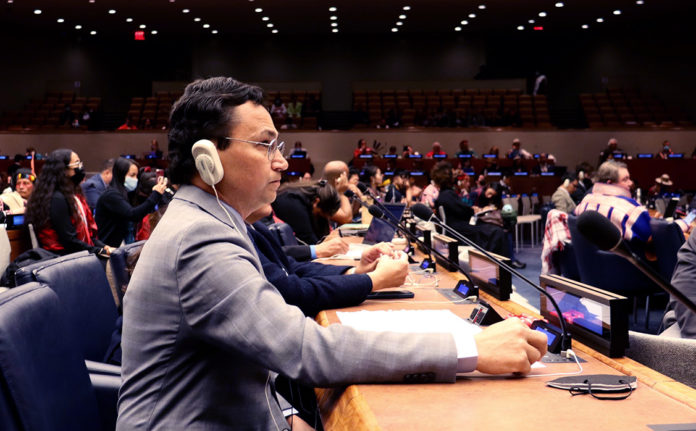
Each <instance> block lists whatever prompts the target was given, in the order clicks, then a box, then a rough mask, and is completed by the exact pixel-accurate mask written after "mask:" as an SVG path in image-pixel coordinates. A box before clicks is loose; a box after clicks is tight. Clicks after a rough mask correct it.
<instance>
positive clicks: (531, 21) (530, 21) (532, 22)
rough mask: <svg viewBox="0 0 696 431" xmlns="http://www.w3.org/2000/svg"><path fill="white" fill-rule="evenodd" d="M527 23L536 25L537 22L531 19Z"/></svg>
mask: <svg viewBox="0 0 696 431" xmlns="http://www.w3.org/2000/svg"><path fill="white" fill-rule="evenodd" d="M527 22H528V23H530V24H534V23H535V22H536V21H534V20H533V19H530V20H529V21H527Z"/></svg>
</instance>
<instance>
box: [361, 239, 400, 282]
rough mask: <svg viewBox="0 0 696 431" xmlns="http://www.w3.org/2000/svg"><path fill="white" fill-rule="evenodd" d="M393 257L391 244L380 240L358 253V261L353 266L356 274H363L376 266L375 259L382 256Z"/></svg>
mask: <svg viewBox="0 0 696 431" xmlns="http://www.w3.org/2000/svg"><path fill="white" fill-rule="evenodd" d="M385 255H386V256H390V257H394V249H393V248H392V246H391V244H389V243H386V242H380V243H379V244H375V245H373V246H372V247H370V248H368V249H367V250H365V251H363V253H362V255H360V263H358V266H356V267H355V273H356V274H365V273H368V272H370V271H374V270H375V267H376V266H377V261H378V260H379V258H380V257H382V256H385Z"/></svg>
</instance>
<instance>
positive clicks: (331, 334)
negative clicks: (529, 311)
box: [117, 78, 546, 430]
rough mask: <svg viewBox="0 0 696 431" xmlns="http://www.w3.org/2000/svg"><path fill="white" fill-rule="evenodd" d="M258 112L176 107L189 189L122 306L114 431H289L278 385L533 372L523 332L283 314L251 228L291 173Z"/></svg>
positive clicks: (533, 357)
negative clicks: (428, 330) (374, 326)
mask: <svg viewBox="0 0 696 431" xmlns="http://www.w3.org/2000/svg"><path fill="white" fill-rule="evenodd" d="M262 103H263V94H262V91H261V89H259V88H258V87H254V86H250V85H246V84H243V83H240V82H238V81H235V80H234V79H231V78H211V79H207V80H203V81H196V82H194V83H192V84H189V85H188V86H187V88H186V90H185V93H184V95H183V96H182V97H181V99H179V101H177V102H176V104H175V105H174V107H173V110H172V114H171V118H170V125H171V129H170V132H169V154H170V160H171V164H170V174H171V178H172V181H173V182H174V183H179V184H182V186H181V188H180V189H179V191H178V192H177V193H176V195H175V197H174V199H173V200H172V202H171V203H170V204H169V208H168V210H167V212H166V214H165V215H164V217H163V218H162V219H161V221H160V222H159V224H158V225H157V228H156V229H155V230H154V231H153V233H152V236H151V237H150V239H149V240H148V242H147V243H146V245H145V247H144V248H143V250H142V254H141V256H140V260H139V262H138V265H137V267H136V269H135V271H134V273H133V276H132V279H131V282H130V284H129V288H128V292H127V293H126V296H125V300H124V321H123V344H122V347H123V367H122V378H123V383H122V386H121V391H120V398H119V405H118V409H119V418H118V423H117V429H119V430H137V429H187V430H188V429H192V430H193V429H201V430H202V429H205V430H228V429H255V430H256V429H258V430H280V429H287V428H288V424H287V422H286V421H285V419H284V417H283V415H282V412H281V410H280V408H279V406H278V403H277V401H276V399H275V396H274V391H273V379H274V376H275V373H280V374H283V375H285V376H287V377H289V378H291V379H295V380H298V381H300V382H302V383H304V384H307V385H311V386H320V387H321V386H336V385H344V384H349V383H359V382H454V381H455V376H456V373H457V372H466V371H472V370H474V369H478V370H479V371H482V372H488V373H509V372H528V371H529V370H530V365H531V363H533V362H535V361H537V360H538V359H540V358H541V356H542V355H543V354H544V353H545V351H546V338H545V337H544V336H543V335H542V334H541V333H538V332H536V331H532V330H530V329H528V328H527V327H525V326H524V325H523V324H522V323H521V322H520V321H518V320H517V319H508V320H506V321H504V322H501V323H499V324H497V325H493V326H492V327H490V328H488V329H486V330H484V331H483V332H481V333H479V334H477V335H476V336H474V337H471V336H469V335H466V334H456V335H455V336H454V337H453V336H452V335H450V334H400V333H376V332H361V331H356V330H354V329H352V328H350V327H347V326H342V325H331V326H330V327H328V328H323V327H320V326H319V325H318V324H316V323H315V322H314V321H313V320H311V319H308V318H305V317H304V315H303V314H302V312H301V311H300V309H298V308H296V307H293V306H289V305H287V304H286V303H285V302H284V301H283V298H282V297H281V295H280V294H279V293H278V291H277V290H276V289H275V288H274V287H273V286H272V285H271V284H269V283H268V282H267V281H266V279H265V277H264V275H263V270H262V267H261V264H260V262H259V259H258V256H257V254H256V252H255V250H254V246H253V245H252V243H251V241H250V239H249V236H248V234H247V231H246V227H245V224H244V219H245V218H246V217H247V216H248V215H249V214H251V213H252V212H253V211H255V210H257V209H259V208H260V207H261V206H263V205H265V204H269V203H270V202H272V201H273V200H274V199H275V195H276V190H277V189H278V186H279V185H280V177H281V172H282V171H283V170H285V169H286V168H287V166H288V165H287V162H286V161H285V159H284V158H283V156H282V153H281V151H279V150H282V146H281V145H282V144H278V141H277V136H278V132H277V131H276V129H275V127H274V125H273V120H272V119H271V116H270V115H269V113H268V111H267V110H266V109H265V108H264V107H263V105H262ZM201 139H209V140H211V141H214V143H211V142H198V141H199V140H201ZM194 143H196V146H195V147H196V151H198V152H199V153H198V154H199V156H198V157H197V161H198V162H199V163H196V162H195V161H194V158H193V156H192V147H193V146H194ZM206 158H207V160H206ZM215 159H218V160H219V162H220V164H219V165H218V164H217V163H216V162H217V160H215ZM206 162H208V163H206ZM197 167H198V168H199V169H201V170H200V171H198V170H197ZM377 265H404V266H405V265H406V264H405V262H403V261H400V260H394V259H390V258H385V257H382V258H380V259H379V261H378V263H377Z"/></svg>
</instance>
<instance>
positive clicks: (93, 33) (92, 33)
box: [89, 30, 97, 36]
mask: <svg viewBox="0 0 696 431" xmlns="http://www.w3.org/2000/svg"><path fill="white" fill-rule="evenodd" d="M89 34H91V35H92V36H94V35H95V34H97V32H96V31H95V30H92V31H90V32H89Z"/></svg>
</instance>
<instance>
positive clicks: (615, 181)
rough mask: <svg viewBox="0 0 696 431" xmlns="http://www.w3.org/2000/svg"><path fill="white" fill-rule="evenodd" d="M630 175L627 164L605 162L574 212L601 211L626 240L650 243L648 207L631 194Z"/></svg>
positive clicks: (576, 213)
mask: <svg viewBox="0 0 696 431" xmlns="http://www.w3.org/2000/svg"><path fill="white" fill-rule="evenodd" d="M632 186H633V181H631V175H630V173H629V172H628V169H627V168H626V164H625V163H622V162H616V161H613V160H609V161H606V162H604V163H602V164H601V165H600V166H599V169H597V176H596V182H595V184H594V186H592V190H591V191H590V192H589V193H588V194H586V195H585V197H584V198H583V200H582V202H580V204H579V205H578V206H577V208H575V215H580V214H582V213H583V212H585V211H588V210H589V211H598V212H599V213H601V214H602V215H604V216H605V217H608V218H609V219H610V220H611V221H612V223H614V225H616V227H617V228H619V229H620V230H621V234H622V236H623V238H624V239H625V240H626V241H631V240H633V239H636V240H638V241H641V242H647V241H648V239H650V236H651V235H652V231H651V229H650V215H649V214H648V210H647V208H645V207H644V206H641V205H640V204H639V203H638V202H636V201H635V200H634V199H633V198H632V197H631V187H632Z"/></svg>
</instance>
